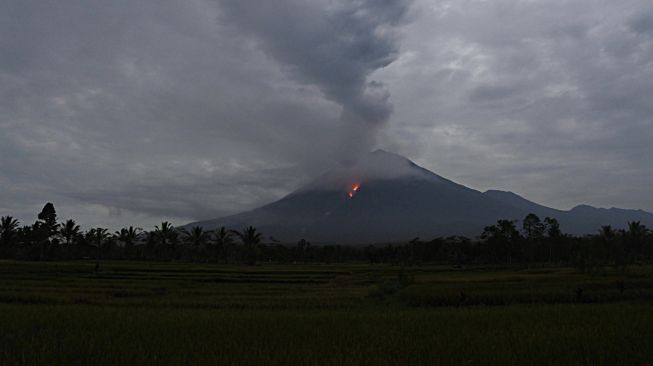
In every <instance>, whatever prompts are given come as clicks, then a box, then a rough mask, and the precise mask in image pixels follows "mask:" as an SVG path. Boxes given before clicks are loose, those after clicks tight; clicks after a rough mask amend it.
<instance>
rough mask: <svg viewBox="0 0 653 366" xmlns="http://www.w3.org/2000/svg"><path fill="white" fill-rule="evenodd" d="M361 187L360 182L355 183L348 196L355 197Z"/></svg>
mask: <svg viewBox="0 0 653 366" xmlns="http://www.w3.org/2000/svg"><path fill="white" fill-rule="evenodd" d="M360 187H361V185H360V183H354V184H352V185H351V189H350V190H349V193H347V196H349V198H354V195H355V194H356V192H358V189H359V188H360Z"/></svg>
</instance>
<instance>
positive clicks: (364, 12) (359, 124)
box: [218, 0, 409, 158]
mask: <svg viewBox="0 0 653 366" xmlns="http://www.w3.org/2000/svg"><path fill="white" fill-rule="evenodd" d="M218 1H219V3H220V5H221V12H222V14H221V17H222V18H221V21H222V22H227V23H228V24H232V25H234V26H236V27H237V28H238V30H240V31H241V32H243V33H246V34H250V35H252V36H254V37H255V38H256V39H258V41H259V42H260V43H261V45H262V47H263V49H264V51H265V52H266V53H267V54H268V55H270V56H271V57H273V58H274V59H275V60H277V61H278V62H280V63H282V64H284V65H286V66H288V67H289V69H290V72H291V74H292V76H293V77H294V78H296V79H297V80H298V81H299V82H301V83H305V84H311V85H316V86H317V87H318V88H319V89H320V90H321V91H322V93H323V94H324V96H325V97H326V98H327V99H329V100H331V101H333V102H335V103H337V104H339V105H340V106H341V107H342V114H341V118H342V120H343V122H345V123H344V125H345V128H346V131H345V132H344V133H343V146H342V152H343V156H342V157H341V158H347V157H350V156H356V155H358V154H359V153H361V152H368V151H370V149H371V148H372V147H373V145H374V143H375V135H376V132H377V131H378V129H379V128H380V127H381V126H383V125H384V124H385V123H386V122H387V121H388V119H389V118H390V115H391V114H392V111H393V109H392V105H391V104H390V102H389V97H390V94H389V92H388V91H387V90H386V89H385V87H384V85H383V84H382V83H380V82H376V81H370V80H368V77H369V75H370V74H371V73H372V72H374V71H375V70H377V69H380V68H383V67H385V66H387V65H388V64H390V63H391V62H392V61H394V60H395V59H396V57H397V53H398V47H397V44H396V42H395V40H394V38H393V29H394V27H395V26H397V25H398V24H399V22H401V20H402V19H403V18H404V15H405V13H406V11H407V8H408V5H409V1H404V0H314V1H311V0H274V1H269V0H260V1H252V0H218Z"/></svg>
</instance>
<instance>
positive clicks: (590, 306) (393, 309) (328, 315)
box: [0, 262, 653, 365]
mask: <svg viewBox="0 0 653 366" xmlns="http://www.w3.org/2000/svg"><path fill="white" fill-rule="evenodd" d="M92 269H93V264H92V263H80V262H76V263H17V262H0V365H14V364H33V365H45V364H47V365H75V364H78V365H87V364H94V365H133V364H166V365H167V364H169V365H173V364H174V365H180V364H194V365H198V364H199V365H202V364H265V365H294V364H323V365H349V364H350V365H357V364H368V365H399V364H401V365H404V364H424V365H427V364H429V365H432V364H454V365H460V364H465V365H467V364H471V365H477V364H536V365H541V364H551V365H560V364H568V365H571V364H574V365H578V364H603V365H614V364H627V365H633V364H642V365H644V364H651V363H652V361H651V360H653V347H651V346H650V345H651V344H653V306H652V305H653V303H651V302H650V300H649V298H650V293H649V292H650V291H651V289H652V288H653V286H651V281H652V280H653V270H652V269H651V268H647V267H639V268H636V269H633V270H631V271H630V272H629V274H628V275H626V276H623V275H621V276H615V275H611V274H604V275H600V276H586V275H580V274H576V273H574V272H573V271H572V270H568V269H538V270H527V269H522V270H519V269H511V270H506V269H484V270H476V271H471V270H467V271H463V270H455V269H452V268H447V267H414V268H410V269H404V270H402V269H401V268H398V267H390V266H369V265H333V266H274V265H269V266H256V267H225V266H201V265H184V264H153V263H126V262H114V263H109V264H105V266H104V267H103V270H102V272H101V273H100V274H94V273H93V271H92ZM579 288H580V289H581V291H579V290H578V289H579ZM579 292H580V293H579Z"/></svg>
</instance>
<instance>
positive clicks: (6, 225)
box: [0, 216, 20, 258]
mask: <svg viewBox="0 0 653 366" xmlns="http://www.w3.org/2000/svg"><path fill="white" fill-rule="evenodd" d="M19 224H20V223H19V222H18V220H16V219H14V218H13V217H12V216H3V217H2V218H0V258H2V257H4V256H5V253H6V251H7V250H9V249H8V248H9V246H10V245H12V244H13V242H14V240H15V238H16V237H17V236H18V233H19V230H18V225H19Z"/></svg>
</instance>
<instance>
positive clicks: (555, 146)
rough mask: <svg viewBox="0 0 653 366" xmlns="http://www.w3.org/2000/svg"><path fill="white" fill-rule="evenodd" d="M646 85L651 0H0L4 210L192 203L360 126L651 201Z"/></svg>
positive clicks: (189, 216)
mask: <svg viewBox="0 0 653 366" xmlns="http://www.w3.org/2000/svg"><path fill="white" fill-rule="evenodd" d="M652 98H653V3H651V1H650V0H641V1H627V0H625V1H614V0H603V1H601V0H593V1H590V0H573V1H571V0H567V1H561V0H542V1H533V0H492V1H481V0H455V1H433V0H414V1H412V2H409V1H398V0H357V1H351V0H315V1H309V0H278V1H274V2H271V1H267V0H261V1H253V0H252V1H238V0H184V1H178V0H139V1H134V0H112V1H105V0H57V1H45V0H4V1H2V3H1V4H0V216H4V215H8V214H9V215H13V216H15V217H18V218H19V219H20V220H21V221H22V222H24V223H31V222H33V221H34V220H35V219H36V214H37V213H38V212H39V211H40V209H41V208H42V207H43V205H44V203H45V202H47V201H51V202H53V203H54V204H55V207H56V208H57V211H58V213H59V217H60V218H61V219H66V218H75V219H77V220H78V222H79V223H81V224H82V225H83V226H85V227H89V226H96V225H100V226H105V227H110V228H117V227H120V226H122V225H128V224H130V225H136V226H141V227H144V228H150V227H151V226H152V225H153V224H154V223H156V222H160V221H161V220H164V219H165V220H172V221H173V222H174V223H175V224H178V225H179V224H185V223H187V222H188V221H192V220H195V219H208V218H215V217H219V216H222V215H225V214H231V213H236V212H239V211H241V210H245V209H249V208H253V207H256V206H258V205H261V204H264V203H267V202H270V201H272V200H275V199H277V198H280V197H282V196H283V195H284V194H287V193H289V192H290V191H292V190H293V189H294V188H297V187H299V186H300V185H302V184H303V183H305V182H306V181H308V180H310V179H311V178H313V177H315V176H317V175H319V174H320V173H321V172H322V171H323V170H324V169H326V168H327V167H329V165H330V164H333V163H334V162H336V161H343V159H344V160H346V159H347V157H348V156H350V155H353V156H355V155H356V154H359V153H360V152H361V151H365V150H369V149H373V148H383V149H386V150H389V151H394V152H397V153H399V154H402V155H404V156H406V157H408V158H410V159H412V160H413V161H415V162H416V163H418V164H420V165H422V166H424V167H425V168H427V169H430V170H432V171H434V172H436V173H438V174H440V175H442V176H445V177H447V178H449V179H452V180H454V181H457V182H459V183H462V184H465V185H467V186H470V187H472V188H475V189H479V190H486V189H502V190H510V191H514V192H516V193H518V194H521V195H523V196H526V197H528V198H529V199H531V200H534V201H536V202H539V203H542V204H545V205H549V206H553V207H556V208H561V209H568V208H571V207H573V206H575V205H577V204H580V203H587V204H591V205H594V206H600V207H611V206H617V207H625V208H642V209H646V210H649V211H653V184H651V183H652V182H653V102H651V101H652Z"/></svg>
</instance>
